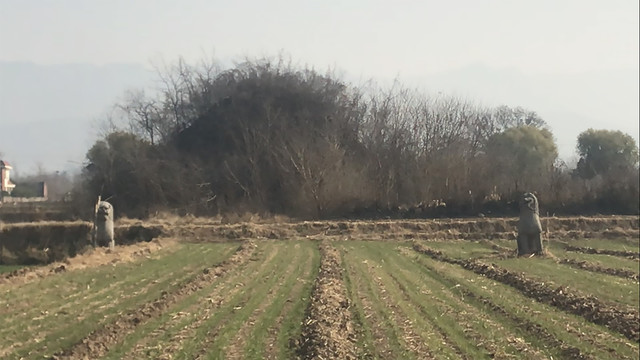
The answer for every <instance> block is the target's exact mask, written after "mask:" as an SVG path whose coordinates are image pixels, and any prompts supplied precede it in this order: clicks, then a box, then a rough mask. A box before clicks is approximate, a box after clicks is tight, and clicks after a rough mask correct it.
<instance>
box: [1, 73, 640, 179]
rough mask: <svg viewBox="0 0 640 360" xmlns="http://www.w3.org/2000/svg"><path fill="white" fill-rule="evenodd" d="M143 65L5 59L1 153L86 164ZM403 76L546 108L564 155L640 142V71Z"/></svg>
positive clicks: (22, 168)
mask: <svg viewBox="0 0 640 360" xmlns="http://www.w3.org/2000/svg"><path fill="white" fill-rule="evenodd" d="M155 79H157V76H156V74H155V72H154V71H152V70H149V69H147V68H146V67H145V66H143V65H141V64H110V65H104V66H96V65H89V64H64V65H38V64H34V63H27V62H0V153H2V156H3V158H4V159H5V160H7V161H9V162H10V163H11V164H13V165H14V168H15V169H16V170H17V172H18V173H24V174H28V173H33V172H35V171H36V170H37V169H38V167H39V166H41V167H43V168H44V169H46V170H48V171H55V170H59V171H72V170H77V169H78V168H79V166H80V165H79V164H80V163H82V161H83V160H84V156H85V154H86V151H87V150H88V149H89V147H90V146H91V145H92V144H93V143H94V142H95V140H96V139H97V134H98V132H99V129H100V126H99V125H100V122H101V121H102V120H104V119H105V118H106V116H107V114H108V112H109V110H110V109H111V107H112V106H113V104H114V103H116V102H117V101H118V100H119V99H120V98H122V96H123V95H124V93H125V91H126V90H128V89H137V88H149V87H152V86H154V85H155V84H154V80H155ZM400 80H401V81H402V82H405V83H406V84H407V85H408V86H417V87H419V88H421V89H424V90H426V91H428V92H430V93H437V92H442V93H445V94H452V95H458V96H461V97H463V98H465V99H468V100H470V101H472V102H476V103H481V104H484V105H487V106H496V105H503V104H504V105H509V106H523V107H525V108H528V109H531V110H534V111H536V112H538V114H539V115H541V117H542V118H543V119H545V120H546V121H547V123H549V125H550V126H551V128H552V130H553V133H554V135H555V136H556V139H557V143H558V147H559V150H560V156H561V157H562V158H564V159H570V158H571V157H574V156H575V152H574V149H575V145H576V138H577V136H578V134H579V133H580V132H582V131H584V130H586V129H588V128H590V127H593V128H597V129H614V130H622V131H624V132H626V133H629V134H630V135H632V136H633V137H634V138H635V139H636V141H637V140H638V132H639V125H638V119H639V115H638V97H639V94H638V69H619V70H612V71H594V72H591V73H580V74H547V75H538V76H527V75H525V74H522V73H521V72H519V71H517V70H512V69H494V68H490V67H487V66H484V65H473V66H468V67H465V68H461V69H456V70H453V71H448V72H443V73H438V74H434V75H430V76H421V77H414V76H404V77H401V78H400Z"/></svg>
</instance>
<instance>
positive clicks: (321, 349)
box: [297, 243, 357, 359]
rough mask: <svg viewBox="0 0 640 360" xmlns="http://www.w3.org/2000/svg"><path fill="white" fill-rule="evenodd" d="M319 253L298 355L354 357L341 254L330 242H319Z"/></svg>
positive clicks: (307, 357) (354, 332) (350, 315)
mask: <svg viewBox="0 0 640 360" xmlns="http://www.w3.org/2000/svg"><path fill="white" fill-rule="evenodd" d="M320 252H321V255H322V258H321V264H320V272H319V274H318V277H317V278H316V282H315V285H314V289H313V293H312V297H311V303H310V305H309V309H308V315H307V317H306V319H305V320H304V323H303V327H302V335H301V338H300V340H299V342H298V349H297V355H298V356H299V358H301V359H355V358H356V356H357V346H356V331H355V327H354V321H353V319H352V314H351V311H350V309H349V307H350V300H349V298H348V296H347V290H346V286H345V284H344V281H343V278H342V271H343V270H342V261H341V258H340V253H339V252H338V250H336V249H335V248H334V247H332V246H331V245H329V244H327V243H322V244H321V245H320Z"/></svg>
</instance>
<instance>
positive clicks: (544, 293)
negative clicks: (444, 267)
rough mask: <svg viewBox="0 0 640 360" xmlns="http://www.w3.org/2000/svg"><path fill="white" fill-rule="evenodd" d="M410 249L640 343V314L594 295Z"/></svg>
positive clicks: (491, 266)
mask: <svg viewBox="0 0 640 360" xmlns="http://www.w3.org/2000/svg"><path fill="white" fill-rule="evenodd" d="M413 248H414V250H416V251H417V252H420V253H423V254H426V255H428V256H430V257H431V258H433V259H436V260H439V261H443V262H447V263H450V264H456V265H459V266H462V267H463V268H465V269H467V270H471V271H473V272H475V273H476V274H480V275H484V276H486V277H488V278H490V279H493V280H496V281H498V282H501V283H503V284H506V285H509V286H511V287H514V288H516V289H518V290H519V291H520V292H522V293H523V294H524V295H526V296H527V297H530V298H532V299H535V300H536V301H539V302H542V303H545V304H549V305H552V306H555V307H557V308H559V309H561V310H563V311H568V312H570V313H572V314H575V315H579V316H582V317H584V318H585V319H587V320H589V321H591V322H593V323H596V324H599V325H603V326H606V327H608V328H610V329H612V330H614V331H617V332H619V333H621V334H622V335H624V336H626V337H627V338H628V339H630V340H633V341H636V342H640V315H639V314H638V311H637V310H635V309H633V310H632V309H620V308H618V307H616V306H612V305H608V304H605V303H603V302H602V301H600V300H598V299H597V298H595V297H593V296H581V295H576V294H575V293H574V292H573V291H572V290H571V289H568V288H566V287H559V288H556V289H553V288H550V287H548V286H546V285H544V283H541V282H538V281H535V280H531V279H529V278H527V277H525V276H524V275H522V274H519V273H514V272H512V271H509V270H507V269H504V268H501V267H499V266H497V265H495V264H485V263H482V262H479V261H473V260H461V259H452V258H449V257H447V256H446V255H444V254H443V253H442V252H440V251H436V250H433V249H430V248H428V247H425V246H423V245H421V244H419V243H415V244H414V246H413Z"/></svg>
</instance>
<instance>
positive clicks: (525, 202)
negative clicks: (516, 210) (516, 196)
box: [520, 192, 539, 214]
mask: <svg viewBox="0 0 640 360" xmlns="http://www.w3.org/2000/svg"><path fill="white" fill-rule="evenodd" d="M520 210H521V211H522V210H528V211H531V212H533V213H535V214H537V213H538V211H539V209H538V198H536V196H535V195H533V194H532V193H530V192H527V193H524V194H523V195H522V198H521V199H520Z"/></svg>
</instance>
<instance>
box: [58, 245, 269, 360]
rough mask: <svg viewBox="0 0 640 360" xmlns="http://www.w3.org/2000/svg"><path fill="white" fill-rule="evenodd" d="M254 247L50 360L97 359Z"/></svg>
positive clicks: (240, 260)
mask: <svg viewBox="0 0 640 360" xmlns="http://www.w3.org/2000/svg"><path fill="white" fill-rule="evenodd" d="M256 247H257V246H256V245H255V244H254V243H252V242H245V243H243V244H242V245H240V247H238V249H237V251H236V253H235V254H234V255H233V256H231V258H229V259H228V260H226V261H224V262H223V263H221V264H219V265H216V266H213V267H211V268H205V269H204V270H203V271H202V273H200V274H198V275H197V276H196V277H195V278H194V279H192V280H191V281H189V282H187V283H186V284H184V285H182V286H181V287H179V288H178V289H177V290H175V291H172V292H163V294H162V295H161V296H160V297H159V298H158V299H156V300H153V301H151V302H148V303H146V304H143V305H141V306H140V307H138V308H137V309H134V310H131V311H129V312H127V313H124V314H122V315H120V316H119V317H118V318H116V319H115V320H114V321H112V322H110V323H108V324H106V325H105V326H103V327H101V328H99V329H98V330H96V331H94V332H92V333H91V334H89V335H87V336H86V337H85V338H83V339H82V340H80V341H79V342H78V343H76V344H75V345H73V346H72V347H71V348H69V349H66V350H64V351H62V352H60V353H57V354H55V355H53V357H52V359H56V360H58V359H74V360H76V359H77V360H80V359H97V358H99V357H101V356H104V355H106V354H107V352H108V351H109V348H110V347H111V346H112V345H113V344H117V343H119V342H120V341H122V340H123V339H124V337H125V336H127V335H128V334H130V333H132V332H133V331H134V330H135V329H136V327H137V326H139V325H140V324H142V323H144V322H147V321H148V320H149V319H151V318H154V317H157V316H160V315H161V314H162V313H164V312H165V311H166V310H167V309H168V308H169V307H170V306H172V305H174V304H176V303H178V302H179V301H180V300H181V299H184V298H185V297H187V296H189V295H191V294H193V293H195V292H196V291H198V290H200V289H202V288H203V287H204V286H205V285H206V284H208V283H210V282H211V281H213V280H214V279H216V278H218V277H220V276H224V275H225V274H226V273H227V272H228V271H229V270H230V269H232V268H234V267H236V266H238V265H239V264H241V263H243V262H246V261H248V260H249V258H250V257H251V255H252V254H253V252H254V251H255V249H256Z"/></svg>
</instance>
